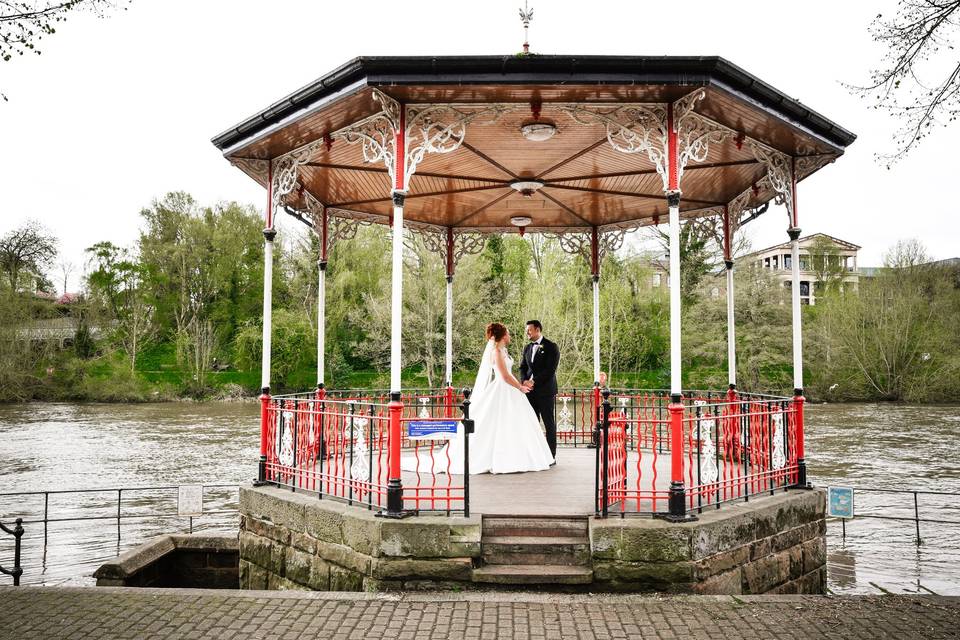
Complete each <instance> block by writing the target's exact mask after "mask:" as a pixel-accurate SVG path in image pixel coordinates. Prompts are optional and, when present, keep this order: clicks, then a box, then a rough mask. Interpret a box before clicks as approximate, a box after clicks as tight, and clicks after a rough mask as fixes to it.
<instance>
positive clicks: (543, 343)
mask: <svg viewBox="0 0 960 640" xmlns="http://www.w3.org/2000/svg"><path fill="white" fill-rule="evenodd" d="M527 337H528V338H530V343H529V344H528V345H527V346H526V347H525V348H524V349H523V361H522V362H521V363H520V382H521V383H523V386H524V387H526V388H527V389H529V391H528V392H527V399H528V400H529V401H530V406H532V407H533V411H534V413H536V414H537V419H538V420H539V419H543V426H544V427H545V428H546V430H547V446H549V447H550V454H551V455H552V456H553V457H554V460H556V457H557V423H556V420H555V419H554V405H555V404H556V400H557V365H558V364H559V363H560V350H559V349H558V348H557V345H556V344H554V343H553V342H551V341H549V340H547V339H546V338H544V337H543V325H541V324H540V321H539V320H528V321H527ZM554 464H556V462H554Z"/></svg>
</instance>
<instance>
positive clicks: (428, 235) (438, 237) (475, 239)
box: [418, 227, 487, 268]
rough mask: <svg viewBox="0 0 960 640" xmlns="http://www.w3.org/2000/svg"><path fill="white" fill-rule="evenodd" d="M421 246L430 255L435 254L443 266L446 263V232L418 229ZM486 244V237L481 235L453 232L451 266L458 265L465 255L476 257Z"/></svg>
mask: <svg viewBox="0 0 960 640" xmlns="http://www.w3.org/2000/svg"><path fill="white" fill-rule="evenodd" d="M418 231H420V237H421V238H422V239H423V244H424V245H426V247H427V250H428V251H430V252H431V253H436V254H438V255H439V256H440V259H441V260H442V261H443V263H444V264H446V263H447V232H446V230H445V229H444V228H442V227H441V228H432V227H426V228H421V229H418ZM486 242H487V236H486V235H485V234H481V233H464V232H462V231H454V233H453V266H454V268H456V266H457V265H458V264H459V263H460V259H461V258H462V257H463V256H465V255H476V254H478V253H480V252H481V251H483V247H484V246H485V244H486Z"/></svg>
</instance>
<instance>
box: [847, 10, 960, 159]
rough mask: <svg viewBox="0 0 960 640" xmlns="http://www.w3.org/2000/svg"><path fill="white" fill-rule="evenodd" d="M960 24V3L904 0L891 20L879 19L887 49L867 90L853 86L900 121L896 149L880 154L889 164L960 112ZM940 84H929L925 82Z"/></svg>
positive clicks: (878, 35) (875, 32) (877, 31)
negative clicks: (959, 37) (958, 43)
mask: <svg viewBox="0 0 960 640" xmlns="http://www.w3.org/2000/svg"><path fill="white" fill-rule="evenodd" d="M958 26H960V0H900V3H899V4H898V6H897V14H896V16H894V17H893V18H891V19H887V18H884V17H883V15H882V14H880V15H877V17H876V18H875V19H874V21H873V23H872V24H871V27H870V33H871V35H872V36H873V39H874V40H875V41H876V42H878V43H880V44H883V45H884V46H885V47H886V48H887V52H886V54H885V55H884V56H883V59H882V62H881V65H880V66H879V67H878V68H876V69H874V70H873V71H872V72H871V73H870V82H869V83H867V84H866V85H864V86H855V85H848V88H849V89H850V90H851V91H852V92H853V93H855V94H858V95H860V96H861V97H863V98H865V99H867V100H869V101H871V102H872V103H873V106H874V108H877V109H883V110H885V111H887V112H889V113H890V114H891V115H893V116H894V117H895V118H897V119H898V120H899V121H900V122H901V126H900V128H899V129H898V131H897V132H896V133H895V134H894V138H893V139H894V144H895V146H896V147H897V148H896V150H895V151H893V152H892V153H889V154H881V155H878V159H879V160H882V161H884V162H886V163H887V165H888V166H889V165H890V164H892V163H894V162H896V161H897V160H899V159H900V158H903V157H905V156H906V155H907V154H908V153H909V152H910V151H911V150H912V149H913V147H914V146H915V145H916V144H917V143H918V142H919V141H920V140H922V139H923V138H925V137H926V136H927V135H929V133H930V131H931V129H932V127H933V126H934V125H941V126H944V125H947V124H948V123H950V122H953V121H954V120H956V118H957V115H958V113H960V56H958V55H957V53H956V49H955V47H954V45H953V40H954V36H955V35H956V30H957V27H958ZM927 77H932V78H935V80H934V81H933V82H932V83H928V82H927V81H926V80H925V78H927Z"/></svg>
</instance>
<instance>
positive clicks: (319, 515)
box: [240, 487, 481, 591]
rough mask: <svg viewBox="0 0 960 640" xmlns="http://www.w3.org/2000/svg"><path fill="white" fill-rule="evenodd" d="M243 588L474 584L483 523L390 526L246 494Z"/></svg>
mask: <svg viewBox="0 0 960 640" xmlns="http://www.w3.org/2000/svg"><path fill="white" fill-rule="evenodd" d="M240 514H241V518H240V588H241V589H298V590H319V591H384V590H396V589H405V590H411V589H433V588H450V587H452V586H454V585H462V584H464V583H469V582H470V581H471V576H472V572H473V566H474V562H475V559H479V558H480V555H481V554H480V533H481V526H480V518H479V517H474V518H462V517H439V516H438V517H418V518H416V519H408V520H389V519H384V518H377V517H375V515H374V513H373V512H371V511H367V510H366V509H363V508H362V507H357V506H348V505H346V504H343V503H340V502H335V501H333V500H320V499H318V498H317V497H316V496H312V495H307V494H298V493H293V492H291V491H289V490H284V489H279V488H276V487H253V488H241V490H240Z"/></svg>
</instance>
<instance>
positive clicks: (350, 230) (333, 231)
mask: <svg viewBox="0 0 960 640" xmlns="http://www.w3.org/2000/svg"><path fill="white" fill-rule="evenodd" d="M369 224H370V223H369V222H366V221H363V220H358V219H356V218H343V217H341V216H332V215H329V212H328V214H327V243H328V244H329V246H330V247H333V245H335V244H336V243H337V242H340V241H341V240H353V239H354V238H355V237H357V231H359V230H360V227H365V226H368V225H369Z"/></svg>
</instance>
